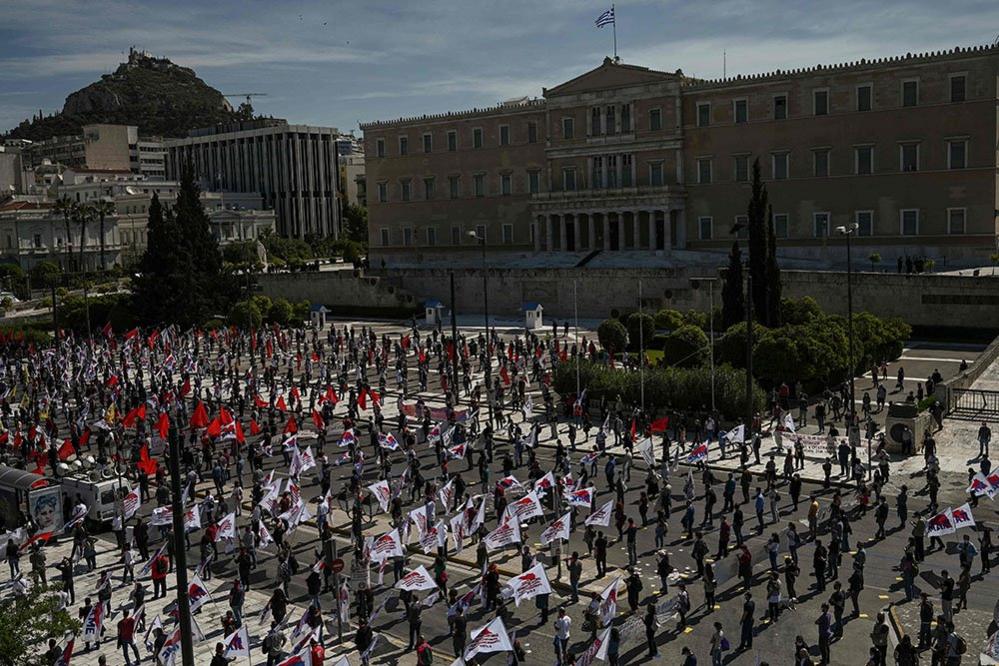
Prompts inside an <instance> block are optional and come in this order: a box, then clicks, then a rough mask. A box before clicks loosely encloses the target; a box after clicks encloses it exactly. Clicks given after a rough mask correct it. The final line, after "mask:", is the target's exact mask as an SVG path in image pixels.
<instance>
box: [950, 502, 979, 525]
mask: <svg viewBox="0 0 999 666" xmlns="http://www.w3.org/2000/svg"><path fill="white" fill-rule="evenodd" d="M950 515H951V519H952V520H953V521H954V529H955V530H959V529H961V528H963V527H974V526H975V517H974V516H972V515H971V504H970V503H967V502H966V503H964V504H962V505H961V506H959V507H957V508H956V509H952V510H951V512H950Z"/></svg>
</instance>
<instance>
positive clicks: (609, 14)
mask: <svg viewBox="0 0 999 666" xmlns="http://www.w3.org/2000/svg"><path fill="white" fill-rule="evenodd" d="M612 23H614V8H613V7H611V8H610V9H608V10H607V11H605V12H604V13H603V14H601V15H600V16H598V17H597V20H596V24H597V27H598V28H602V27H604V26H605V25H610V24H612Z"/></svg>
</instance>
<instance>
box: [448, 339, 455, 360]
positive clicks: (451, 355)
mask: <svg viewBox="0 0 999 666" xmlns="http://www.w3.org/2000/svg"><path fill="white" fill-rule="evenodd" d="M447 357H448V359H450V360H451V361H454V343H453V342H450V341H449V342H448V343H447Z"/></svg>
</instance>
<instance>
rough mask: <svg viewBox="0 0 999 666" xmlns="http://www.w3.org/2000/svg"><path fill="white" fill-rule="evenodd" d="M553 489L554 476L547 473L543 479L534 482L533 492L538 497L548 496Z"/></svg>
mask: <svg viewBox="0 0 999 666" xmlns="http://www.w3.org/2000/svg"><path fill="white" fill-rule="evenodd" d="M554 487H555V475H554V474H552V473H551V472H548V473H547V474H545V475H544V476H543V477H541V478H540V479H538V480H537V481H535V482H534V492H536V493H537V494H538V497H544V496H546V495H547V494H548V491H550V490H551V489H552V488H554Z"/></svg>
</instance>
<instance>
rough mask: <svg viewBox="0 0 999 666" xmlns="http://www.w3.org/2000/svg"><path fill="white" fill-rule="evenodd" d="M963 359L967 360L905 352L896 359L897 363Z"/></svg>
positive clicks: (944, 361) (945, 361) (956, 361)
mask: <svg viewBox="0 0 999 666" xmlns="http://www.w3.org/2000/svg"><path fill="white" fill-rule="evenodd" d="M963 360H965V359H960V358H940V357H936V356H905V355H904V354H903V355H902V356H900V357H899V359H898V360H897V361H895V363H896V364H898V363H899V362H900V361H929V362H931V363H960V362H961V361H963ZM869 376H870V375H868V377H869Z"/></svg>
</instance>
